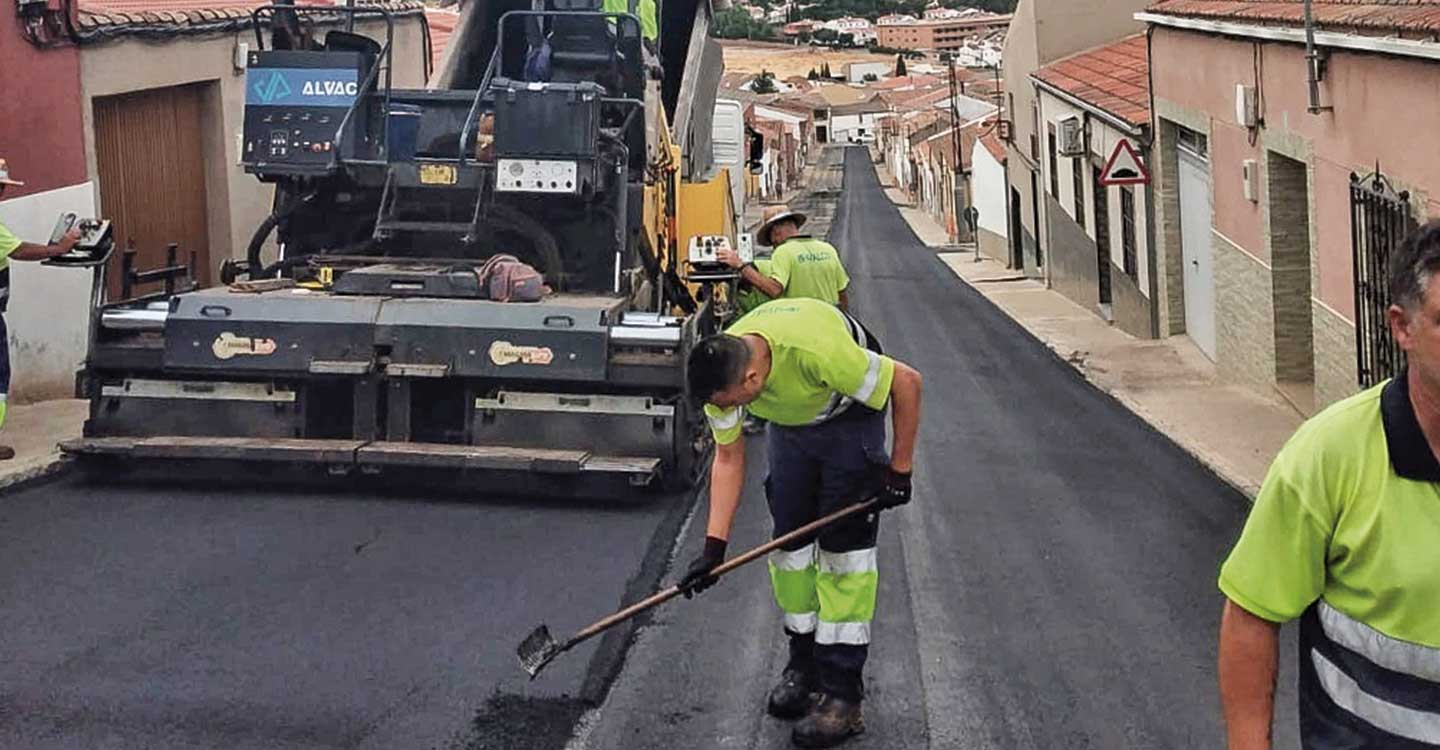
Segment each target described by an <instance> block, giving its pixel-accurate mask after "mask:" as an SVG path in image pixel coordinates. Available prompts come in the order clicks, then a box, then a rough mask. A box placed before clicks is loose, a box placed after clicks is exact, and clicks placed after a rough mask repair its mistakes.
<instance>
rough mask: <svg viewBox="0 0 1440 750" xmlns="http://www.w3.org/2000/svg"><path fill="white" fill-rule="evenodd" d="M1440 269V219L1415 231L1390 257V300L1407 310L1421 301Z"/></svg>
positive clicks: (1413, 307)
mask: <svg viewBox="0 0 1440 750" xmlns="http://www.w3.org/2000/svg"><path fill="white" fill-rule="evenodd" d="M1437 270H1440V220H1436V221H1432V222H1430V223H1429V224H1426V225H1425V226H1423V227H1420V228H1419V229H1416V230H1415V231H1413V232H1411V233H1410V234H1409V235H1408V236H1406V237H1405V240H1404V241H1403V242H1401V243H1400V246H1399V247H1397V248H1395V253H1394V255H1392V256H1391V257H1390V302H1391V303H1392V304H1396V305H1399V306H1401V307H1403V308H1405V309H1407V310H1413V309H1415V308H1416V307H1418V306H1419V305H1420V304H1421V300H1422V299H1423V298H1424V296H1425V290H1426V288H1428V287H1429V285H1430V281H1431V279H1432V278H1433V276H1434V274H1435V272H1436V271H1437Z"/></svg>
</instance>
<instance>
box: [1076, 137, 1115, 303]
mask: <svg viewBox="0 0 1440 750" xmlns="http://www.w3.org/2000/svg"><path fill="white" fill-rule="evenodd" d="M1076 166H1077V167H1078V166H1079V165H1078V164H1077V165H1076ZM1090 169H1091V175H1092V178H1093V180H1094V183H1095V266H1096V273H1098V274H1099V277H1098V278H1099V287H1100V289H1099V293H1100V309H1101V312H1102V313H1104V316H1105V319H1106V320H1109V319H1110V303H1111V301H1112V294H1111V290H1110V188H1108V187H1106V186H1105V184H1104V183H1102V182H1101V181H1100V179H1101V178H1102V177H1104V176H1105V167H1104V166H1103V165H1100V164H1092V165H1091V167H1090Z"/></svg>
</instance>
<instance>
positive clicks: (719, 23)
mask: <svg viewBox="0 0 1440 750" xmlns="http://www.w3.org/2000/svg"><path fill="white" fill-rule="evenodd" d="M710 33H711V35H712V36H716V37H719V38H721V39H762V40H768V39H775V38H777V37H778V36H779V34H777V33H776V32H775V27H774V26H771V25H770V24H768V23H765V22H764V21H757V20H755V19H753V18H751V17H750V14H749V13H747V12H745V10H744V9H743V8H740V7H730V8H726V9H725V10H722V11H720V12H719V13H716V14H715V23H714V25H713V26H711V28H710Z"/></svg>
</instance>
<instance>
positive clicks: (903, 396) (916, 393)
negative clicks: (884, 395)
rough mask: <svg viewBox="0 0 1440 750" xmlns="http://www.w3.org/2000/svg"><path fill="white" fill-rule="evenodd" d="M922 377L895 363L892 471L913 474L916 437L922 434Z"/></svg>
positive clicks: (892, 407) (891, 386)
mask: <svg viewBox="0 0 1440 750" xmlns="http://www.w3.org/2000/svg"><path fill="white" fill-rule="evenodd" d="M922 389H923V385H922V379H921V377H920V373H919V372H917V371H916V370H915V368H913V367H911V366H909V365H907V364H905V363H904V362H900V361H898V360H897V361H896V362H895V379H894V380H893V381H892V382H891V385H890V411H891V415H890V417H891V426H892V427H893V431H894V433H895V447H894V450H893V451H891V454H890V468H891V469H893V470H895V471H897V472H900V473H902V474H909V473H910V471H911V469H912V468H913V466H914V463H915V434H916V433H917V432H919V430H920V392H921V390H922Z"/></svg>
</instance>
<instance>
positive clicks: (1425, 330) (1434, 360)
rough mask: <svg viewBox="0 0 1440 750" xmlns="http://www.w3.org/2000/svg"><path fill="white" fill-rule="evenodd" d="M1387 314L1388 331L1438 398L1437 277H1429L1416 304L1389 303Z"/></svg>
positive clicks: (1439, 313) (1439, 299)
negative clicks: (1409, 305) (1404, 305)
mask: <svg viewBox="0 0 1440 750" xmlns="http://www.w3.org/2000/svg"><path fill="white" fill-rule="evenodd" d="M1388 317H1389V320H1390V333H1391V335H1393V336H1394V337H1395V343H1397V344H1399V345H1400V348H1401V349H1403V350H1404V351H1405V356H1406V358H1407V359H1408V360H1409V363H1410V368H1411V369H1412V370H1415V371H1416V372H1417V374H1419V375H1420V379H1421V381H1422V382H1423V383H1424V384H1425V385H1426V386H1427V387H1428V390H1429V391H1430V393H1431V394H1432V395H1434V396H1435V397H1437V398H1440V280H1437V279H1436V278H1434V277H1431V278H1430V281H1429V283H1428V284H1426V285H1425V293H1424V294H1423V295H1421V298H1420V302H1419V303H1418V304H1416V305H1414V306H1413V307H1412V308H1404V307H1401V306H1399V305H1392V306H1391V307H1390V311H1389V316H1388Z"/></svg>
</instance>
